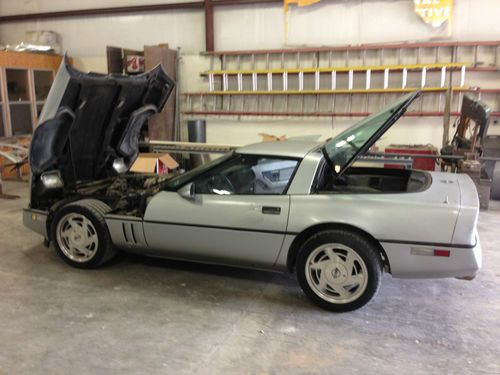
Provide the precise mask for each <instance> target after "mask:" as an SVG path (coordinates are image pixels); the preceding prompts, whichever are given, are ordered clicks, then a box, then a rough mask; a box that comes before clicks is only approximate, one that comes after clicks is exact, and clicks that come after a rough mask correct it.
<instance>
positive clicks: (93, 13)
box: [0, 0, 283, 23]
mask: <svg viewBox="0 0 500 375" xmlns="http://www.w3.org/2000/svg"><path fill="white" fill-rule="evenodd" d="M282 2H283V0H211V1H210V4H211V6H228V5H253V4H267V3H276V4H277V3H280V4H281V3H282ZM204 8H205V1H204V0H201V1H186V2H181V3H167V4H151V5H134V6H123V7H111V8H92V9H75V10H64V11H59V12H43V13H25V14H13V15H8V16H0V23H9V22H24V21H31V20H44V19H54V18H72V17H98V16H105V15H111V14H127V13H129V14H130V13H144V12H161V11H169V10H179V9H200V10H201V9H204Z"/></svg>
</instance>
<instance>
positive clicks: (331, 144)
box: [23, 62, 481, 312]
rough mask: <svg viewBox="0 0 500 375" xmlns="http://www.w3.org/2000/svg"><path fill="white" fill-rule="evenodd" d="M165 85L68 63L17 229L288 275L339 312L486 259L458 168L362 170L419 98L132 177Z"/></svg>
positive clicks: (87, 250)
mask: <svg viewBox="0 0 500 375" xmlns="http://www.w3.org/2000/svg"><path fill="white" fill-rule="evenodd" d="M173 86H174V83H173V81H172V80H171V79H170V78H169V77H168V76H167V75H166V74H165V73H164V71H163V70H162V68H161V67H160V66H158V67H157V68H155V69H154V70H152V71H150V72H147V73H144V74H142V75H138V76H133V77H129V76H120V75H98V74H86V73H82V72H79V71H77V70H75V69H73V68H72V67H70V66H69V65H68V64H67V63H66V62H64V63H63V64H62V66H61V68H60V70H59V72H58V74H57V77H56V79H55V82H54V84H53V86H52V88H51V90H50V94H49V97H48V100H47V103H46V105H45V107H44V108H43V112H42V114H41V118H40V123H39V126H38V127H37V129H36V131H35V132H34V135H33V139H32V143H31V147H30V160H29V161H30V168H31V173H32V176H31V196H30V204H29V207H28V208H26V209H25V210H24V213H23V220H24V223H25V225H26V226H27V227H28V228H30V229H32V230H34V231H36V232H38V233H40V234H41V235H43V236H44V238H45V243H46V244H47V245H48V244H50V243H53V245H54V247H55V250H56V251H57V253H58V254H59V255H60V257H61V258H62V259H63V260H64V261H65V262H66V263H68V264H69V265H71V266H74V267H79V268H94V267H98V266H101V265H103V264H104V263H105V262H107V261H108V260H110V259H111V258H112V257H113V256H114V255H115V254H116V253H117V251H119V250H122V251H125V252H132V253H139V254H145V255H149V256H153V257H165V258H174V259H182V260H189V261H196V262H201V263H216V264H221V265H228V266H237V267H250V268H256V269H262V270H270V271H277V272H295V273H296V275H297V279H298V282H299V284H300V286H301V287H302V289H303V291H304V293H305V294H306V295H307V296H308V297H309V298H310V300H312V301H313V302H314V303H316V304H317V305H319V306H321V307H323V308H325V309H329V310H332V311H336V312H343V311H350V310H354V309H357V308H359V307H361V306H364V305H365V304H366V303H368V302H369V301H370V300H372V298H373V297H374V296H375V295H376V293H377V291H378V289H379V287H380V284H381V280H382V274H383V273H384V272H387V273H389V274H391V275H392V277H395V278H444V277H457V278H464V279H471V278H473V277H474V276H475V275H476V273H477V272H478V270H479V268H480V266H481V248H480V244H479V239H478V235H477V231H476V224H477V219H478V212H479V201H478V194H477V191H476V188H475V185H474V183H473V181H472V180H471V179H470V178H469V177H468V176H467V175H464V174H449V173H442V172H427V171H418V170H408V169H389V168H380V167H376V166H372V165H364V166H362V165H361V164H360V163H359V160H360V158H361V157H362V156H363V155H364V154H365V153H366V152H367V151H368V150H369V148H370V147H372V146H373V145H374V144H375V142H376V141H377V140H378V139H379V138H380V137H381V136H382V135H383V134H384V133H385V132H386V131H387V130H388V129H389V128H390V127H391V126H392V125H393V124H394V123H395V122H396V121H397V120H398V119H399V118H400V117H401V116H402V115H403V114H404V113H405V111H406V110H407V109H408V107H409V106H410V104H411V103H412V102H413V101H414V100H415V99H416V98H417V97H418V96H419V95H420V92H418V91H417V92H412V93H409V94H407V95H404V96H402V97H400V98H399V99H398V100H396V101H395V102H394V103H392V104H390V105H389V106H387V107H386V108H384V109H383V110H381V111H380V112H378V113H375V114H373V115H371V116H369V117H367V118H365V119H363V120H362V121H360V122H359V123H357V124H355V125H354V126H353V127H351V128H349V129H347V130H345V131H343V132H341V133H340V134H338V135H336V136H335V137H333V138H332V139H330V140H328V141H326V142H323V143H317V142H305V141H304V142H299V141H281V142H267V143H258V144H252V145H248V146H244V147H241V148H238V149H236V150H235V151H234V152H231V153H228V154H226V155H224V156H221V157H219V158H216V159H214V160H212V161H210V162H208V163H206V164H203V165H202V166H200V167H198V168H195V169H192V170H190V171H188V172H186V173H183V174H177V175H173V176H172V175H167V176H158V175H151V174H134V173H131V172H129V168H130V166H131V165H132V163H133V162H134V160H135V159H136V158H137V155H138V147H139V146H138V139H139V134H140V130H141V128H142V127H143V125H144V124H145V123H146V121H147V119H148V118H149V117H150V116H151V115H153V114H155V113H157V112H158V111H160V110H161V109H162V107H163V105H164V104H165V101H166V100H167V98H168V96H169V95H170V92H171V91H172V88H173Z"/></svg>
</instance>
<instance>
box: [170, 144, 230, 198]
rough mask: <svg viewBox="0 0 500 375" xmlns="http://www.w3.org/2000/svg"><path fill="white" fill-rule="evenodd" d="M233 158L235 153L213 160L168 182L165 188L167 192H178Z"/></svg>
mask: <svg viewBox="0 0 500 375" xmlns="http://www.w3.org/2000/svg"><path fill="white" fill-rule="evenodd" d="M233 156H234V153H233V152H230V153H227V154H225V155H223V156H221V157H219V158H217V159H214V160H211V161H209V162H208V163H205V164H202V165H200V166H199V167H196V168H194V169H191V170H190V171H188V172H186V173H183V174H181V175H179V176H176V177H174V178H172V179H171V180H169V181H168V182H167V184H166V186H165V188H166V189H167V190H177V189H179V188H180V187H182V185H184V184H185V183H187V182H189V181H190V180H191V179H193V178H195V177H196V176H199V175H200V174H202V173H203V172H205V171H208V170H209V169H211V168H213V167H215V166H217V165H219V164H222V163H223V162H225V161H226V160H228V159H230V158H231V157H233Z"/></svg>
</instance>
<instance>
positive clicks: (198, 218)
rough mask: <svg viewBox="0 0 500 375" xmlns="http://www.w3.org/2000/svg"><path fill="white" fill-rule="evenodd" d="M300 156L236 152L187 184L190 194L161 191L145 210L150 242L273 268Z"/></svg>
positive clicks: (178, 252)
mask: <svg viewBox="0 0 500 375" xmlns="http://www.w3.org/2000/svg"><path fill="white" fill-rule="evenodd" d="M297 164H298V161H297V160H293V159H282V158H274V157H262V156H253V155H238V154H236V155H235V157H233V158H230V159H229V160H227V161H226V162H224V163H222V164H220V165H218V166H216V167H215V168H213V169H211V170H209V171H207V172H205V173H203V174H202V175H199V176H196V177H194V178H193V179H192V180H191V181H188V182H186V183H184V189H186V187H189V186H191V184H193V185H192V186H193V189H194V194H193V195H192V196H181V195H180V194H179V192H178V191H162V192H160V193H158V194H157V195H155V196H154V197H153V198H152V199H151V201H150V202H149V204H148V206H147V209H146V212H145V215H144V232H145V236H146V239H147V242H148V246H149V247H150V248H151V249H154V250H155V251H156V252H158V253H160V254H161V255H164V256H168V257H174V258H183V259H194V260H198V261H205V262H214V263H221V264H233V265H243V266H251V267H262V268H267V267H271V266H272V265H273V264H274V263H275V261H276V259H277V256H278V253H279V251H280V249H281V245H282V242H283V239H284V235H285V232H286V227H287V222H288V211H289V206H290V199H289V196H288V195H286V190H287V187H288V185H289V183H290V180H291V177H292V175H293V172H294V170H295V168H296V167H297Z"/></svg>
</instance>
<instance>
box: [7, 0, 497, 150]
mask: <svg viewBox="0 0 500 375" xmlns="http://www.w3.org/2000/svg"><path fill="white" fill-rule="evenodd" d="M174 1H175V2H179V1H184V0H173V1H172V0H171V1H168V0H147V1H146V0H145V1H144V2H142V1H138V0H120V1H117V0H87V1H85V2H80V1H74V0H50V1H48V0H22V1H14V0H0V14H2V15H7V14H19V13H33V12H47V11H60V10H74V9H82V8H97V7H113V6H128V5H141V4H144V3H147V4H155V3H166V2H174ZM214 17H215V20H214V21H215V25H214V26H215V45H216V49H219V50H232V49H265V48H281V47H297V46H322V45H329V46H331V45H344V44H361V43H382V42H401V41H425V40H497V39H498V38H499V35H500V22H499V20H500V0H455V14H454V19H453V28H452V34H451V36H450V37H444V34H443V29H441V30H437V31H436V30H433V29H432V28H431V27H430V26H428V25H426V24H424V23H423V22H422V21H421V20H420V19H419V18H418V17H417V16H416V15H415V13H414V12H413V1H412V0H322V2H321V3H319V4H317V5H314V6H311V7H306V8H297V7H295V6H291V8H290V12H289V35H288V38H286V37H285V32H284V28H285V18H284V12H283V7H282V6H281V5H279V4H276V5H249V6H244V7H217V8H216V10H215V15H214ZM27 30H53V31H55V32H57V33H58V34H59V35H60V36H61V44H62V48H63V50H67V51H68V52H69V53H70V54H71V55H72V56H73V57H74V61H75V65H76V66H77V67H78V68H80V69H83V70H93V71H105V69H106V59H105V47H106V45H117V46H124V47H129V48H142V46H143V45H144V44H156V43H169V44H170V46H171V47H174V48H175V47H178V46H179V47H182V54H183V56H182V59H181V62H180V72H181V73H180V82H179V86H180V89H181V91H201V90H206V88H207V84H206V82H205V81H204V80H203V79H202V78H201V77H200V76H199V72H200V71H203V70H206V69H208V59H207V58H205V57H202V56H200V55H199V51H202V50H204V47H205V32H204V15H203V12H202V11H201V10H178V11H169V12H157V13H145V14H138V15H117V16H106V17H80V18H71V19H64V20H47V21H43V22H26V23H11V24H0V42H3V43H11V44H13V43H19V42H20V41H22V40H23V37H24V32H25V31H27ZM467 84H473V85H481V86H483V87H500V80H499V79H498V75H495V74H491V75H478V74H470V75H469V76H468V79H467ZM357 120H359V119H354V118H348V119H340V118H334V119H325V118H323V119H315V118H310V119H288V120H276V119H262V118H253V119H248V118H247V119H240V120H237V119H217V118H208V129H207V131H208V133H207V137H208V141H210V142H221V143H225V142H227V143H251V142H257V141H260V137H259V136H258V133H260V132H265V133H270V134H275V135H282V134H287V135H288V136H294V135H306V134H321V136H322V138H323V139H324V138H327V137H330V136H332V135H335V134H337V133H338V132H339V131H341V130H342V129H344V128H345V127H346V126H348V125H350V124H352V123H354V122H356V121H357ZM184 125H185V124H184ZM184 131H185V129H184ZM490 132H494V133H499V132H500V127H499V126H498V125H496V124H492V126H491V127H490ZM441 137H442V119H440V118H404V119H402V120H401V121H400V122H399V123H398V124H397V125H396V126H395V127H394V128H393V129H391V131H390V132H389V133H388V134H387V135H386V136H384V138H383V139H382V140H381V141H380V146H381V147H382V148H383V147H384V146H385V145H387V144H390V143H411V144H413V143H423V144H425V143H433V144H434V145H437V146H439V145H440V143H441Z"/></svg>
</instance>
